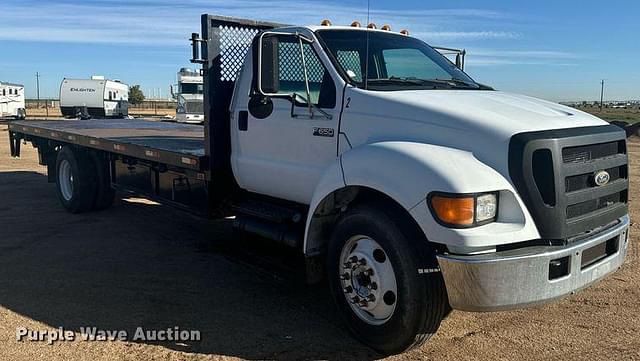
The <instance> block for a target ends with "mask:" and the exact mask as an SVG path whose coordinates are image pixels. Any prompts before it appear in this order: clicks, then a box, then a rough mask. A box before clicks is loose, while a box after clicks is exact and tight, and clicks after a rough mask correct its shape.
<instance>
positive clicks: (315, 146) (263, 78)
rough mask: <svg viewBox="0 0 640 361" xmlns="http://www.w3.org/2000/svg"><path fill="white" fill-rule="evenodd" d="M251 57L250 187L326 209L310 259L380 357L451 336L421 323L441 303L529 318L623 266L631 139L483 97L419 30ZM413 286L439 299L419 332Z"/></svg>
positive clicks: (502, 96) (241, 182)
mask: <svg viewBox="0 0 640 361" xmlns="http://www.w3.org/2000/svg"><path fill="white" fill-rule="evenodd" d="M244 59H245V60H244V65H243V66H242V67H241V69H242V70H241V71H239V73H238V74H237V76H238V78H237V80H236V82H235V90H234V92H233V99H232V101H231V104H230V108H229V114H230V136H231V139H230V144H231V147H230V151H231V152H230V157H231V168H232V171H233V175H234V179H235V181H236V182H237V184H238V186H239V187H240V188H241V189H243V190H245V191H248V192H252V193H257V194H263V195H268V196H269V197H273V198H276V199H284V200H288V201H292V202H296V203H299V204H304V205H309V213H308V217H307V224H306V232H305V238H304V246H303V250H304V252H305V254H306V255H307V256H308V257H315V256H323V257H326V258H327V259H328V260H327V275H328V277H329V282H330V284H331V288H332V291H333V294H334V297H335V300H336V302H337V303H338V307H339V308H340V309H341V310H342V311H343V312H344V314H345V319H346V320H347V323H348V325H349V327H350V328H351V329H352V330H353V332H354V333H356V335H357V336H358V337H359V338H360V339H363V340H365V342H366V343H367V344H369V345H372V346H373V347H374V348H376V349H378V350H382V351H383V352H389V351H392V352H394V351H397V350H403V349H405V348H406V347H407V346H408V345H413V344H414V342H413V341H415V339H416V338H420V335H425V334H429V333H430V332H429V330H433V329H434V328H437V327H436V326H435V323H434V322H431V321H425V318H421V316H420V314H421V313H426V314H427V315H429V318H428V319H431V320H435V319H438V318H440V317H441V316H443V315H444V314H445V313H446V311H444V308H441V306H442V305H441V304H444V303H446V304H447V306H446V307H449V306H450V307H452V308H454V309H460V310H465V311H498V310H507V309H513V308H520V307H527V306H531V305H536V304H540V303H544V302H548V301H551V300H554V299H557V298H560V297H562V296H565V295H567V294H570V293H572V292H575V291H577V290H579V289H582V288H584V287H587V286H588V285H590V284H592V283H593V282H595V281H597V280H599V279H601V278H602V277H603V276H604V275H606V274H609V273H610V272H612V271H614V270H615V269H617V268H618V267H620V266H621V265H622V264H623V261H624V257H625V254H626V250H627V247H628V234H627V230H628V226H629V217H628V211H627V199H628V170H627V155H626V143H625V134H624V132H623V131H621V130H620V129H619V128H617V127H615V126H611V125H609V124H608V123H606V122H604V121H602V120H601V119H598V118H596V117H594V116H591V115H589V114H586V113H583V112H581V111H578V110H576V109H572V108H568V107H565V106H562V105H559V104H555V103H551V102H548V101H544V100H540V99H535V98H532V97H528V96H522V95H518V94H511V93H507V92H502V91H497V90H494V89H493V88H491V87H489V86H486V85H483V84H479V83H477V82H475V81H474V80H473V79H472V78H471V77H470V76H469V75H467V74H466V73H465V72H464V71H462V70H461V69H460V68H459V67H457V66H456V64H454V63H452V62H451V61H449V60H447V59H446V58H445V57H443V56H442V55H441V54H440V53H438V52H437V51H436V50H434V49H433V48H432V47H430V46H429V45H427V44H426V43H424V42H423V41H421V40H419V39H416V38H413V37H411V36H409V35H408V34H407V32H403V33H402V34H401V33H394V32H391V31H389V30H376V29H372V28H371V27H369V28H362V27H358V26H349V27H340V26H327V25H325V26H310V27H280V28H277V29H272V30H266V31H262V32H260V33H258V34H257V35H256V36H255V38H254V39H253V42H252V44H251V46H250V47H247V55H246V57H245V58H244ZM224 61H225V57H224V55H222V64H221V66H222V67H223V68H224V66H225V64H224ZM391 234H397V235H398V238H393V237H390V236H389V235H391ZM400 234H403V235H402V236H400ZM399 249H402V250H401V251H400V250H399ZM418 255H419V256H418ZM389 261H391V263H389ZM394 263H395V264H394ZM410 280H414V281H415V284H414V285H413V286H411V285H410V283H411V282H413V281H410ZM372 285H373V287H372ZM407 288H415V289H418V290H420V292H426V293H425V295H426V294H428V295H430V296H425V298H424V299H423V300H422V301H420V302H418V303H420V304H421V305H422V308H419V309H420V311H419V312H418V313H417V314H416V315H415V317H410V318H412V319H413V320H414V321H415V320H423V321H422V323H420V321H415V322H416V323H412V324H411V327H410V329H411V330H413V331H411V332H410V333H411V335H409V336H407V335H406V334H405V335H404V336H403V332H404V331H401V326H400V323H399V322H400V321H399V319H398V317H403V316H399V314H401V313H402V312H409V313H411V311H408V310H409V309H410V306H409V305H410V304H411V302H412V301H413V299H412V298H413V297H417V298H420V297H421V296H419V295H416V294H412V292H411V291H409V290H408V289H407ZM445 295H446V296H445ZM438 297H442V298H443V299H444V298H446V300H443V299H438ZM401 300H402V302H406V303H404V304H401ZM443 307H444V306H443ZM404 316H407V314H404ZM380 330H387V331H388V332H390V333H393V334H394V335H396V336H397V337H396V338H395V340H393V341H390V340H389V338H388V337H387V338H384V339H383V338H382V337H381V336H380V335H379V334H378V332H380ZM392 338H393V337H392ZM400 339H403V341H400Z"/></svg>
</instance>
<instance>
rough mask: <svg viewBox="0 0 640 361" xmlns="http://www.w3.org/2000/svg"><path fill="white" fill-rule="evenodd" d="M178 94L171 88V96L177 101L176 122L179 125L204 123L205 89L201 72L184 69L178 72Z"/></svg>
mask: <svg viewBox="0 0 640 361" xmlns="http://www.w3.org/2000/svg"><path fill="white" fill-rule="evenodd" d="M177 88H178V89H177V92H176V91H174V87H173V86H172V87H171V95H172V96H173V98H174V99H175V100H176V101H177V103H178V106H177V107H176V121H177V122H178V123H193V124H202V123H204V107H203V101H204V99H203V98H204V87H203V80H202V75H200V72H198V71H194V70H192V69H189V68H182V69H180V71H179V72H178V86H177Z"/></svg>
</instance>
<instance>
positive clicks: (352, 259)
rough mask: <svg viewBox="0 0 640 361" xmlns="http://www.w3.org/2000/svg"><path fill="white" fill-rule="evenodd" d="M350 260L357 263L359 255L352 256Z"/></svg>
mask: <svg viewBox="0 0 640 361" xmlns="http://www.w3.org/2000/svg"><path fill="white" fill-rule="evenodd" d="M349 262H351V263H357V262H358V257H356V256H352V257H351V258H349Z"/></svg>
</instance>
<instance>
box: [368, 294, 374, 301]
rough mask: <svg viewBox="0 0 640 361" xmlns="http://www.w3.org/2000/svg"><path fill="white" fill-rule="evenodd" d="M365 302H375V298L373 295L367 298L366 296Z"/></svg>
mask: <svg viewBox="0 0 640 361" xmlns="http://www.w3.org/2000/svg"><path fill="white" fill-rule="evenodd" d="M367 301H369V302H376V296H374V295H369V296H367Z"/></svg>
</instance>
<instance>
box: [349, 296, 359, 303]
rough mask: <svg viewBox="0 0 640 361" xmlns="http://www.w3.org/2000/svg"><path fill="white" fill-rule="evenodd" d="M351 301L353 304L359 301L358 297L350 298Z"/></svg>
mask: <svg viewBox="0 0 640 361" xmlns="http://www.w3.org/2000/svg"><path fill="white" fill-rule="evenodd" d="M351 303H353V304H357V303H360V297H358V296H354V297H353V298H351Z"/></svg>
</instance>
